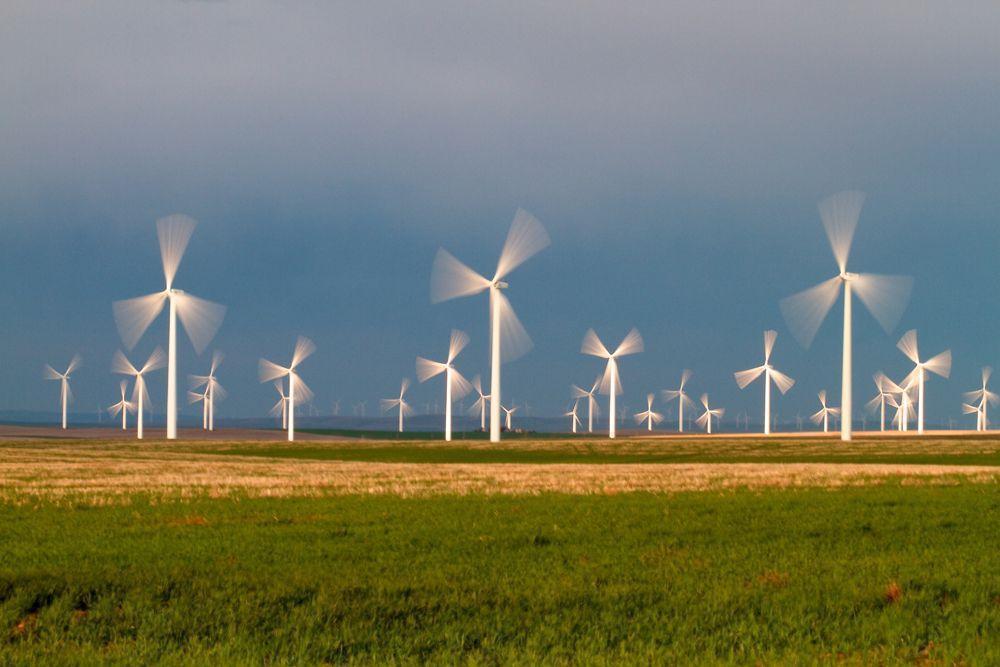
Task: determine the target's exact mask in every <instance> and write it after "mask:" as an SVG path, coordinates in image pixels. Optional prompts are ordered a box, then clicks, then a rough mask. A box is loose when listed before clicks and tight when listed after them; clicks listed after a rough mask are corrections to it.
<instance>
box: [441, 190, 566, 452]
mask: <svg viewBox="0 0 1000 667" xmlns="http://www.w3.org/2000/svg"><path fill="white" fill-rule="evenodd" d="M550 242H551V241H550V239H549V235H548V233H547V232H546V231H545V228H544V227H542V224H541V223H540V222H538V220H536V219H535V217H534V216H533V215H531V214H530V213H528V212H527V211H524V210H522V209H518V210H517V213H516V214H515V215H514V221H513V222H512V223H511V225H510V231H509V232H508V233H507V240H506V241H505V242H504V244H503V250H501V251H500V260H499V261H498V262H497V269H496V272H495V273H494V274H493V278H492V279H490V278H486V277H484V276H481V275H480V274H478V273H476V272H475V271H473V270H472V269H470V268H469V267H468V266H466V265H465V264H463V263H462V262H460V261H458V260H457V259H455V257H454V256H453V255H452V254H451V253H449V252H448V251H447V250H445V249H444V248H441V249H439V250H438V252H437V256H436V257H435V258H434V266H433V268H432V270H431V303H440V302H442V301H447V300H449V299H455V298H458V297H461V296H472V295H473V294H479V293H480V292H484V291H486V290H489V292H490V442H500V364H501V363H505V362H508V361H513V360H514V359H517V358H518V357H520V356H522V355H524V354H525V353H527V352H528V350H530V349H531V346H532V342H531V338H530V337H529V336H528V332H527V331H525V330H524V326H523V325H522V324H521V322H520V320H518V319H517V315H515V314H514V309H513V308H511V305H510V301H508V300H507V297H505V296H504V295H503V292H502V291H501V290H504V289H507V287H508V285H507V283H506V282H504V278H506V277H507V276H508V275H509V274H510V273H511V272H512V271H513V270H514V269H516V268H517V267H518V266H520V265H521V264H523V263H524V262H525V261H527V260H528V259H530V258H531V257H532V256H533V255H535V254H536V253H538V252H540V251H542V250H544V249H545V248H546V247H547V246H548V245H549V243H550Z"/></svg>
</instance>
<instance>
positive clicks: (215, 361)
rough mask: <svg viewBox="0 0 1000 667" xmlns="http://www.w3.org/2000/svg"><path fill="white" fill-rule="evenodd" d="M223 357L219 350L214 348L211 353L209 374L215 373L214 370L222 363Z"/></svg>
mask: <svg viewBox="0 0 1000 667" xmlns="http://www.w3.org/2000/svg"><path fill="white" fill-rule="evenodd" d="M224 358H225V355H223V354H222V353H221V352H219V351H218V350H216V351H215V352H213V353H212V368H211V370H209V372H208V374H209V375H215V371H217V370H219V366H221V365H222V360H223V359H224Z"/></svg>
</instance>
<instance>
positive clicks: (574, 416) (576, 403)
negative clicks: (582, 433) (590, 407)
mask: <svg viewBox="0 0 1000 667" xmlns="http://www.w3.org/2000/svg"><path fill="white" fill-rule="evenodd" d="M579 407H580V399H579V398H578V399H576V400H575V401H573V409H572V410H570V411H569V412H564V413H563V417H569V418H570V424H571V425H572V429H573V433H576V429H577V427H578V426H579V425H580V424H581V423H582V422H581V421H580V418H579V417H578V416H577V414H576V411H577V409H578V408H579Z"/></svg>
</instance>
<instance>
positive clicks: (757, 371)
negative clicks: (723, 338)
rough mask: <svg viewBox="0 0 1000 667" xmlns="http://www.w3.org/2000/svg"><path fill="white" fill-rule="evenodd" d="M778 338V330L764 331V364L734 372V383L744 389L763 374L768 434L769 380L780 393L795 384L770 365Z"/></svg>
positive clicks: (769, 413)
mask: <svg viewBox="0 0 1000 667" xmlns="http://www.w3.org/2000/svg"><path fill="white" fill-rule="evenodd" d="M777 338H778V332H777V331H774V330H773V329H770V330H768V331H765V332H764V365H763V366H758V367H757V368H751V369H750V370H746V371H739V372H737V373H735V374H734V375H735V377H736V384H737V385H738V386H739V388H740V389H746V387H747V386H748V385H749V384H750V383H751V382H753V381H754V380H756V379H757V378H759V377H760V376H761V375H763V376H764V435H770V433H771V382H772V381H773V382H774V386H776V387H777V388H778V391H780V392H781V393H782V394H785V393H787V392H788V390H789V389H791V388H792V385H794V384H795V380H793V379H792V378H790V377H788V376H787V375H785V374H784V373H782V372H780V371H778V370H777V369H775V368H774V366H772V365H771V351H772V350H774V341H775V339H777ZM749 421H750V419H749V416H748V417H747V422H749Z"/></svg>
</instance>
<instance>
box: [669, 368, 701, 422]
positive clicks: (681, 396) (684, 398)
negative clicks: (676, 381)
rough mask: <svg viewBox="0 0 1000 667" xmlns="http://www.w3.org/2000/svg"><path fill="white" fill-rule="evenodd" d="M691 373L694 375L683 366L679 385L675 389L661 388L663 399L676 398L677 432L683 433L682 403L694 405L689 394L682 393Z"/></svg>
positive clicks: (670, 399)
mask: <svg viewBox="0 0 1000 667" xmlns="http://www.w3.org/2000/svg"><path fill="white" fill-rule="evenodd" d="M692 375H694V373H692V372H691V371H689V370H688V369H686V368H685V369H684V372H682V373H681V384H680V386H679V387H677V389H664V390H663V398H664V399H665V400H667V401H672V400H674V399H677V432H678V433H683V432H684V404H685V403H687V404H688V405H689V406H691V407H694V401H692V400H691V397H690V396H688V395H687V394H686V393H684V386H685V385H686V384H687V383H688V380H690V379H691V376H692Z"/></svg>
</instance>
